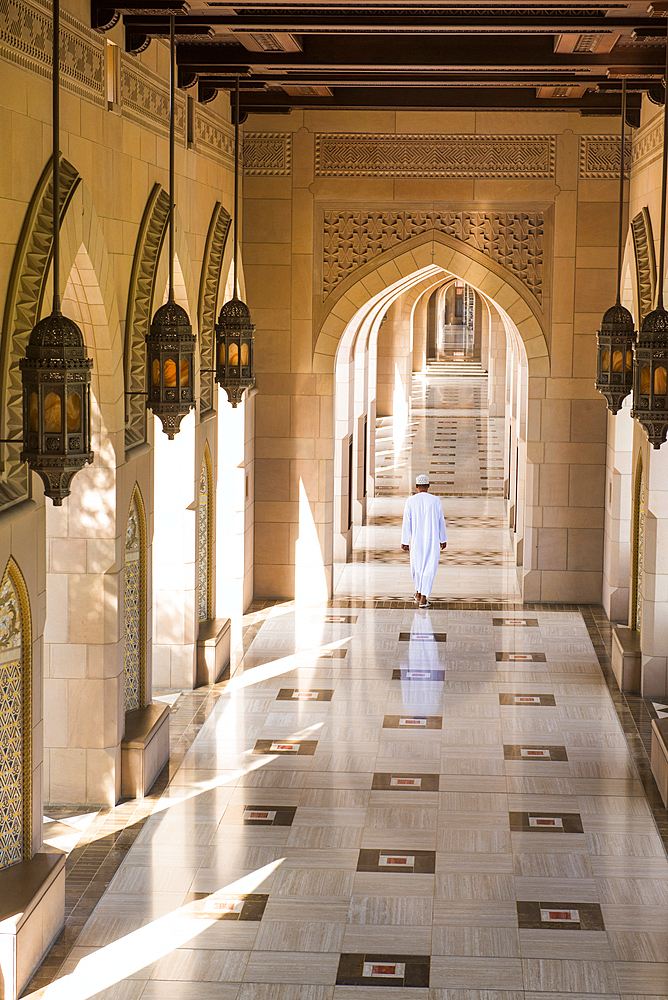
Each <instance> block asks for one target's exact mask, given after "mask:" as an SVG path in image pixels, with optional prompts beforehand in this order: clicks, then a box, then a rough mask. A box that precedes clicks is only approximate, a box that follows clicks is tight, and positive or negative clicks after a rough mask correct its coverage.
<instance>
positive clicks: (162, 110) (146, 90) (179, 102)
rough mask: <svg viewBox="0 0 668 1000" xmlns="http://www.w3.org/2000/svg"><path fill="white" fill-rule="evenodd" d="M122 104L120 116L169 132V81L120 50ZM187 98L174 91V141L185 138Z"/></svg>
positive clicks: (162, 131) (182, 140) (166, 133)
mask: <svg viewBox="0 0 668 1000" xmlns="http://www.w3.org/2000/svg"><path fill="white" fill-rule="evenodd" d="M121 104H122V107H123V117H125V118H130V119H132V120H133V121H136V122H137V123H138V124H139V125H143V126H144V127H148V128H150V129H152V130H153V131H154V132H159V133H160V134H164V135H168V134H169V83H168V82H167V81H165V80H163V79H162V77H160V76H158V75H157V73H152V72H151V71H150V70H149V69H147V68H146V67H145V66H142V65H141V63H139V62H138V61H137V59H136V58H134V57H133V56H129V55H126V54H125V53H124V52H123V53H121ZM185 129H186V98H185V95H184V94H183V93H181V92H180V91H178V90H177V92H176V108H175V114H174V130H175V133H176V140H177V142H179V141H180V142H181V143H183V142H184V141H185Z"/></svg>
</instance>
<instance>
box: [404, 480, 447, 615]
mask: <svg viewBox="0 0 668 1000" xmlns="http://www.w3.org/2000/svg"><path fill="white" fill-rule="evenodd" d="M415 486H416V488H417V493H415V494H414V495H413V496H412V497H409V498H408V500H407V501H406V506H405V507H404V523H403V527H402V530H401V547H402V549H403V550H404V552H408V551H410V554H411V573H412V574H413V580H414V582H415V602H416V604H418V606H419V607H421V608H430V607H431V603H430V601H429V595H430V594H431V588H432V585H433V583H434V577H435V576H436V569H437V567H438V557H439V553H440V552H442V551H443V549H444V548H445V547H446V545H447V534H446V531H445V518H444V516H443V507H442V505H441V501H440V500H439V498H438V497H435V496H434V494H433V493H429V476H427V475H425V474H424V473H423V474H422V475H420V476H418V477H417V478H416V480H415Z"/></svg>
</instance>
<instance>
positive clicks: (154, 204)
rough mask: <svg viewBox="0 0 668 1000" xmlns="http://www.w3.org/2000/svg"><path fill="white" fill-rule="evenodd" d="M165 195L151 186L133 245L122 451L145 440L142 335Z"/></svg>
mask: <svg viewBox="0 0 668 1000" xmlns="http://www.w3.org/2000/svg"><path fill="white" fill-rule="evenodd" d="M168 221H169V195H168V194H167V192H166V191H165V189H164V188H163V187H162V185H161V184H155V185H154V187H153V190H152V191H151V194H150V195H149V199H148V201H147V203H146V208H145V209H144V215H143V216H142V220H141V225H140V227H139V234H138V236H137V243H136V245H135V253H134V259H133V261H132V273H131V275H130V287H129V290H128V306H127V314H126V319H125V387H126V391H127V393H128V395H127V396H126V397H125V398H126V409H125V447H126V449H129V448H132V447H133V446H134V445H137V444H143V442H144V441H145V440H146V397H145V396H144V395H143V393H144V391H145V389H146V386H145V381H146V376H145V369H146V334H147V333H148V330H149V326H150V325H151V310H152V308H153V296H154V292H155V280H156V272H157V267H158V260H159V258H160V253H161V251H162V245H163V243H164V241H165V235H166V233H167V223H168Z"/></svg>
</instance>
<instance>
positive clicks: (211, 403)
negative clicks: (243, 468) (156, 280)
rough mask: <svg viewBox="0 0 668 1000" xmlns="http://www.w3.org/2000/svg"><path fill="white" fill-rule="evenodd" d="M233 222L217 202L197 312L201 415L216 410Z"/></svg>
mask: <svg viewBox="0 0 668 1000" xmlns="http://www.w3.org/2000/svg"><path fill="white" fill-rule="evenodd" d="M231 221H232V220H231V217H230V215H229V213H228V212H226V210H225V209H224V208H223V206H222V205H221V203H220V202H219V201H218V202H216V205H215V207H214V210H213V214H212V216H211V222H210V223H209V232H208V234H207V237H206V245H205V248H204V259H203V260H202V273H201V277H200V285H199V301H198V310H197V311H198V320H199V324H198V325H199V364H200V383H199V384H200V403H199V412H200V416H202V414H204V413H208V412H210V411H211V410H213V409H215V398H216V397H215V392H214V387H215V382H214V377H213V370H212V369H213V368H214V362H215V343H214V340H215V323H216V310H217V307H218V295H219V290H220V279H221V276H222V271H223V257H224V256H225V245H226V243H227V237H228V234H229V231H230V224H231Z"/></svg>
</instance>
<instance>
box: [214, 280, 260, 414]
mask: <svg viewBox="0 0 668 1000" xmlns="http://www.w3.org/2000/svg"><path fill="white" fill-rule="evenodd" d="M254 333H255V327H254V326H253V324H252V323H251V315H250V310H249V308H248V306H247V305H246V303H245V302H242V301H241V300H240V299H237V298H234V299H230V301H229V302H226V303H225V305H224V306H223V308H222V309H221V310H220V314H219V316H218V322H217V323H216V382H217V383H218V385H220V386H222V388H223V389H225V391H226V392H227V395H228V398H229V400H230V403H231V404H232V406H236V405H237V404H238V403H240V402H241V397H242V396H243V394H244V392H245V391H246V389H250V388H252V386H254V385H255V378H254V376H253V334H254Z"/></svg>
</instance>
